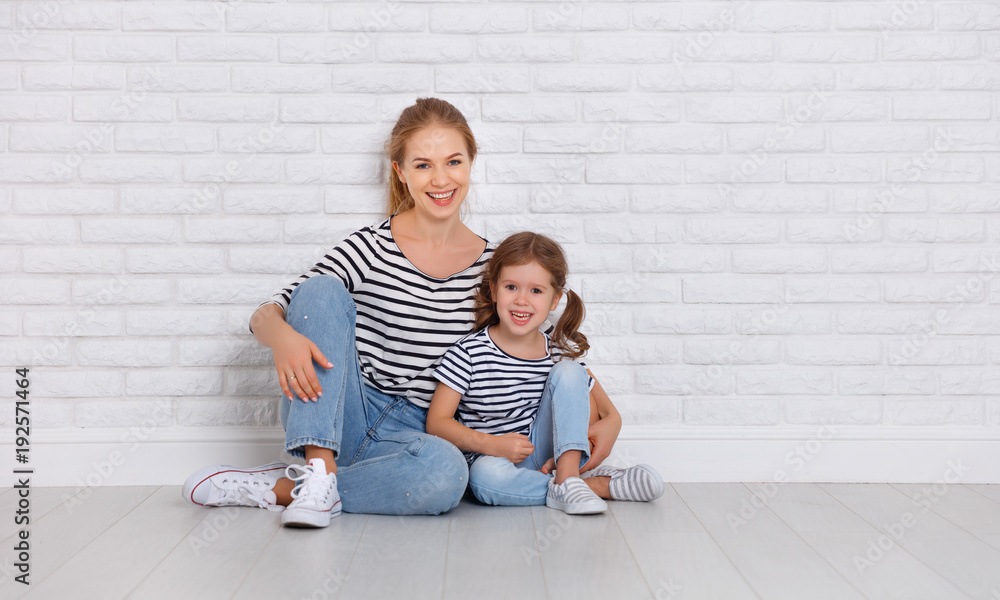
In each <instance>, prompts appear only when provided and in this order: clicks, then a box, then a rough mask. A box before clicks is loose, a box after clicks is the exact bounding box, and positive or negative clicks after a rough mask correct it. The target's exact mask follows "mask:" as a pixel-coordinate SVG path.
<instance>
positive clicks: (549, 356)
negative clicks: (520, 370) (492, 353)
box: [483, 325, 552, 362]
mask: <svg viewBox="0 0 1000 600" xmlns="http://www.w3.org/2000/svg"><path fill="white" fill-rule="evenodd" d="M490 327H492V325H491V326H490ZM539 333H541V334H542V337H544V338H545V356H543V357H542V358H521V357H520V356H514V355H513V354H511V353H509V352H507V351H506V350H504V349H503V348H501V347H500V345H499V344H497V343H496V342H494V341H493V336H491V335H490V328H489V327H485V328H484V329H483V335H485V336H486V339H487V340H488V341H489V343H490V346H493V347H494V348H496V350H497V352H500V353H501V354H503V355H504V356H507V357H509V358H512V359H514V360H520V361H522V362H542V361H545V360H548V361H551V360H552V340H551V339H549V336H547V335H545V332H544V331H541V330H539Z"/></svg>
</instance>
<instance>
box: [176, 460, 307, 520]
mask: <svg viewBox="0 0 1000 600" xmlns="http://www.w3.org/2000/svg"><path fill="white" fill-rule="evenodd" d="M287 467H288V464H286V463H271V464H269V465H263V466H260V467H254V468H252V469H238V468H236V467H232V466H230V465H212V466H210V467H205V468H204V469H199V470H197V471H195V472H194V473H192V474H191V476H190V477H188V478H187V481H185V482H184V487H183V488H182V490H181V495H183V496H184V499H185V500H187V501H188V502H190V503H192V504H197V505H198V506H256V507H259V508H266V509H268V510H272V511H276V512H277V511H281V510H284V507H283V506H281V505H279V504H276V501H277V497H276V496H275V494H274V492H273V491H272V488H273V487H274V482H275V481H277V480H278V479H279V478H280V477H281V476H282V475H284V473H285V469H286V468H287Z"/></svg>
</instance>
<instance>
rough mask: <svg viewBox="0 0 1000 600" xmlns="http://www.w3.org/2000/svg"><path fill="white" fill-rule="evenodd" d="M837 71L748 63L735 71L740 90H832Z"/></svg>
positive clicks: (736, 84)
mask: <svg viewBox="0 0 1000 600" xmlns="http://www.w3.org/2000/svg"><path fill="white" fill-rule="evenodd" d="M836 73H837V72H836V71H835V70H834V69H828V68H820V67H816V66H799V65H792V66H772V65H762V66H757V65H748V66H746V67H743V68H741V69H739V70H738V71H737V72H736V82H735V87H736V89H740V90H832V89H834V87H836V79H837V74H836Z"/></svg>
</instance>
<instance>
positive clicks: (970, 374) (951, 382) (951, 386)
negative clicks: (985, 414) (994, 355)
mask: <svg viewBox="0 0 1000 600" xmlns="http://www.w3.org/2000/svg"><path fill="white" fill-rule="evenodd" d="M938 381H939V382H940V384H941V393H942V394H950V395H956V396H979V395H984V396H985V395H997V394H1000V377H997V374H996V373H993V372H992V371H970V370H964V369H963V370H960V371H945V372H943V373H941V374H940V375H938Z"/></svg>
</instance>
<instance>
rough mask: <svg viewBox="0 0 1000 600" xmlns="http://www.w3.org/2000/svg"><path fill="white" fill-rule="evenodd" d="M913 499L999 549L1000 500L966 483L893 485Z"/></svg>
mask: <svg viewBox="0 0 1000 600" xmlns="http://www.w3.org/2000/svg"><path fill="white" fill-rule="evenodd" d="M892 487H894V488H896V489H897V490H899V491H900V492H902V493H904V494H906V496H907V497H909V498H910V499H911V500H914V501H916V502H919V503H923V504H924V505H927V506H930V508H931V510H933V511H934V512H935V513H937V514H939V515H941V516H942V517H944V518H945V519H948V520H949V521H951V522H952V523H954V524H955V525H958V526H959V527H961V528H962V529H964V530H966V531H968V532H969V533H971V534H972V535H974V536H976V537H978V538H979V539H981V540H983V541H984V542H986V543H987V544H989V545H991V546H993V547H994V548H996V549H998V550H1000V503H998V502H994V501H993V500H990V499H989V498H986V497H984V496H982V495H981V494H977V493H976V492H974V491H972V490H970V489H969V488H967V487H965V486H964V485H949V486H947V488H946V491H945V492H944V493H942V494H938V493H936V491H940V490H941V488H940V487H938V488H936V489H935V488H934V487H933V486H931V485H928V484H917V483H914V484H893V485H892Z"/></svg>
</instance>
